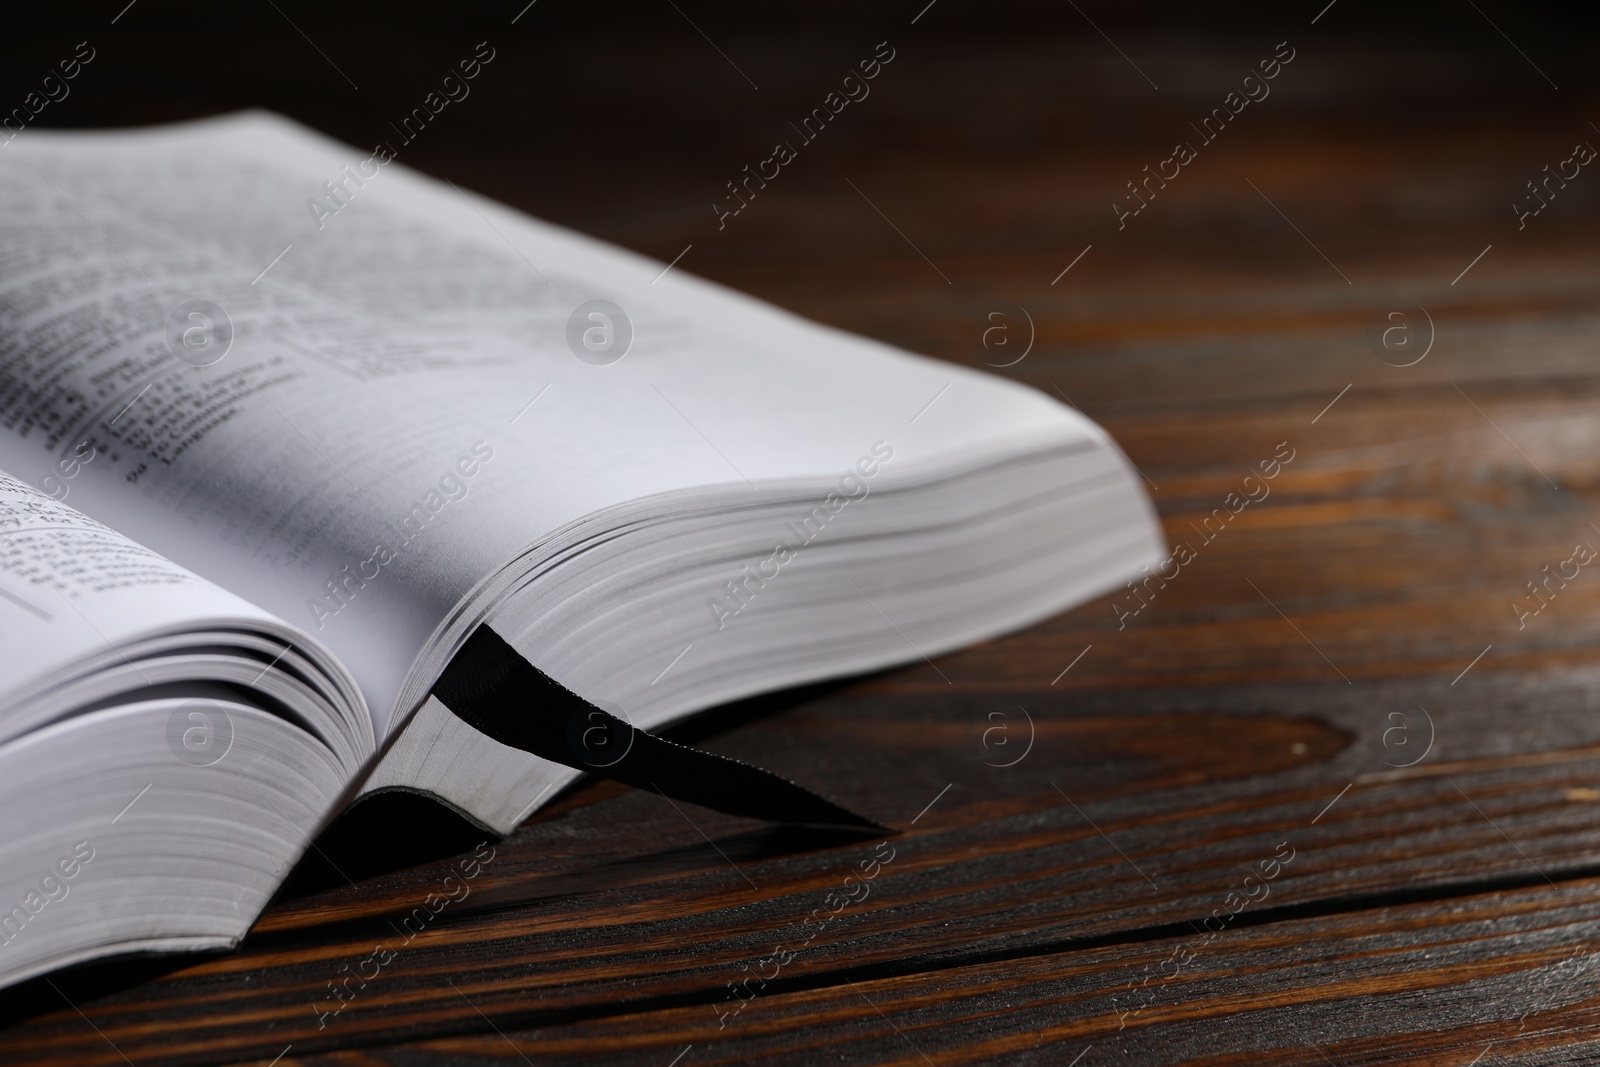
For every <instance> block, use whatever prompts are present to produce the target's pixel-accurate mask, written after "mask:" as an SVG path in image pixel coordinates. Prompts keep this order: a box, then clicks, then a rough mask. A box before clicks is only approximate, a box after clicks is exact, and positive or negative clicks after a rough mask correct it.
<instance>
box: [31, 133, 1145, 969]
mask: <svg viewBox="0 0 1600 1067" xmlns="http://www.w3.org/2000/svg"><path fill="white" fill-rule="evenodd" d="M0 469H3V471H4V472H5V473H4V474H0V810H4V811H6V812H7V814H8V816H9V817H8V818H7V819H6V822H5V827H4V829H0V984H8V983H13V982H16V981H19V980H21V979H23V978H25V977H28V976H30V975H35V974H39V973H42V972H44V971H47V970H50V969H53V968H56V967H60V966H63V965H66V964H69V963H72V962H75V961H79V960H83V959H88V958H92V957H96V956H102V955H108V954H112V953H119V952H134V951H175V950H182V949H200V948H217V947H225V946H228V945H231V944H234V943H236V942H237V941H238V939H239V938H240V937H242V936H243V935H244V933H245V932H246V930H247V929H248V928H249V926H250V923H251V922H252V921H253V920H254V918H255V916H256V915H257V914H258V913H259V912H260V910H261V909H262V908H263V907H264V906H265V904H266V902H267V901H268V899H269V898H270V897H271V895H272V893H273V891H274V889H275V888H276V887H277V886H278V885H279V884H280V883H281V882H282V881H283V879H284V877H285V876H286V874H287V872H288V871H289V869H290V867H291V866H292V865H293V864H294V863H295V861H296V860H297V859H298V857H299V856H300V854H301V852H302V851H303V850H304V849H305V848H306V847H307V845H308V843H309V841H310V840H311V839H312V838H313V837H314V836H315V834H316V833H317V832H318V831H319V830H320V829H321V828H322V827H323V826H325V825H326V824H327V822H328V821H329V820H330V819H331V818H332V817H334V816H335V815H336V814H337V813H338V812H339V811H341V810H342V809H343V808H344V807H346V806H348V805H349V804H350V803H351V802H353V801H354V800H356V799H358V798H359V797H360V796H363V795H366V794H370V793H373V792H376V791H379V790H386V789H405V790H412V791H417V792H421V793H425V794H428V795H431V796H433V797H436V798H438V799H439V800H440V801H442V802H444V803H447V804H449V805H452V806H453V807H455V808H456V809H458V810H459V811H461V812H462V813H463V814H465V815H466V816H467V817H469V818H471V819H473V820H475V821H476V822H478V823H480V824H482V825H483V826H485V827H487V828H490V829H492V830H495V831H498V832H506V831H509V830H510V829H511V828H512V827H514V826H515V825H516V824H517V823H518V821H519V820H521V819H523V818H524V817H526V816H527V815H528V814H529V813H530V812H532V811H533V810H535V809H536V808H537V807H538V805H539V804H541V803H544V802H546V801H548V799H549V798H550V797H551V796H552V794H553V793H554V792H555V791H556V789H557V788H559V786H560V785H562V784H563V783H565V782H568V781H570V780H571V779H572V778H574V777H575V776H576V775H577V773H578V772H576V771H574V770H571V769H569V768H567V767H564V766H559V765H557V764H554V763H550V762H546V761H544V760H541V759H539V758H537V757H535V756H532V755H529V754H527V753H524V752H521V751H517V750H514V749H510V748H507V747H504V746H502V745H500V744H498V743H496V742H495V741H492V740H490V739H489V738H487V737H485V736H483V735H481V734H479V733H477V732H476V731H474V730H473V729H472V728H471V727H469V726H467V725H466V724H465V723H463V722H462V721H461V720H459V719H457V718H455V717H454V716H453V715H451V714H450V713H449V712H447V711H446V710H445V709H444V708H443V706H442V705H440V704H439V702H438V701H437V700H435V699H430V698H429V692H430V689H431V687H432V686H433V683H434V681H435V680H436V679H437V678H438V677H439V675H440V674H441V672H442V671H443V670H444V668H445V667H446V665H447V664H448V663H449V661H450V658H451V656H452V654H453V652H454V651H455V650H456V649H457V648H459V647H460V646H461V644H462V642H463V641H464V640H465V639H466V637H467V636H468V635H469V634H471V633H472V632H473V630H474V629H475V628H476V627H477V626H479V625H480V624H483V623H492V625H493V627H494V630H495V631H496V632H497V633H499V634H501V635H503V636H504V637H505V638H506V639H507V640H508V641H510V642H511V643H512V644H513V645H514V646H515V648H516V649H517V650H518V651H519V652H521V653H522V654H523V655H525V656H526V657H527V658H528V659H529V660H530V661H531V662H532V663H534V664H535V665H537V666H538V667H539V668H541V669H542V670H543V671H545V672H546V673H548V674H549V675H550V676H551V677H553V678H555V679H556V680H557V681H559V682H561V683H562V684H564V685H566V686H567V687H569V688H570V689H572V690H574V691H575V692H577V693H579V694H581V695H583V696H584V697H586V698H588V699H590V700H592V701H594V702H595V703H597V704H599V705H600V706H602V707H606V708H609V709H611V710H612V711H614V712H616V713H618V714H621V715H622V716H624V717H625V718H627V719H628V720H630V721H631V722H632V723H634V724H635V725H636V726H639V727H642V728H646V729H649V728H653V727H656V726H659V725H661V724H663V723H666V722H668V721H669V720H672V719H674V718H676V717H680V716H683V715H685V714H687V713H690V712H693V711H696V710H699V709H703V708H706V707H709V706H711V705H715V704H718V703H721V702H724V701H728V700H732V699H735V698H738V697H743V696H747V695H750V694H753V693H756V692H759V691H763V690H771V689H774V688H777V687H782V686H789V685H795V684H798V683H802V682H808V681H814V680H817V679H820V678H823V677H826V676H830V675H840V674H847V673H852V672H860V671H867V670H872V669H877V668H882V667H885V666H888V665H891V664H896V663H904V662H908V661H914V660H920V659H921V658H922V657H924V656H932V655H935V654H937V653H939V652H942V651H946V650H949V649H952V648H956V647H958V646H961V645H964V644H968V643H970V642H973V641H976V640H979V639H982V638H986V637H990V636H993V635H996V634H999V633H1002V632H1005V631H1009V630H1014V629H1017V628H1019V627H1024V626H1027V625H1029V624H1030V623H1033V622H1035V621H1037V620H1039V619H1043V618H1045V617H1047V616H1050V615H1052V614H1055V613H1057V612H1060V611H1062V610H1064V609H1066V608H1068V607H1071V606H1073V605H1075V604H1078V603H1081V602H1083V601H1084V600H1086V599H1089V598H1091V597H1094V596H1096V595H1099V594H1101V593H1104V592H1107V591H1109V590H1111V589H1113V588H1115V587H1117V586H1119V585H1120V584H1121V583H1122V582H1123V581H1125V580H1126V579H1128V578H1130V577H1132V576H1133V575H1134V574H1135V573H1137V572H1138V571H1139V569H1140V568H1141V566H1143V565H1145V564H1152V563H1154V562H1156V561H1157V560H1159V559H1160V558H1161V557H1162V556H1163V555H1164V552H1163V547H1162V539H1161V535H1160V529H1159V526H1158V525H1157V523H1156V521H1155V517H1154V512H1153V510H1152V508H1151V506H1150V503H1149V501H1148V499H1147V498H1146V496H1145V495H1144V492H1143V490H1142V487H1141V486H1140V484H1139V479H1138V476H1137V475H1136V473H1135V472H1133V471H1132V470H1131V469H1130V467H1129V465H1128V464H1127V462H1126V461H1125V460H1124V459H1123V457H1122V456H1121V454H1120V452H1119V451H1118V450H1117V448H1116V446H1115V445H1114V444H1113V443H1112V442H1111V441H1110V439H1109V438H1108V437H1107V436H1106V435H1105V433H1104V432H1103V431H1102V430H1100V429H1099V428H1098V427H1096V426H1095V425H1094V424H1093V423H1091V422H1089V421H1088V420H1087V419H1085V418H1083V417H1082V416H1081V415H1079V414H1077V413H1076V412H1075V411H1073V410H1072V409H1070V408H1067V407H1065V406H1063V405H1061V404H1059V403H1057V402H1055V401H1053V400H1052V399H1050V398H1048V397H1046V396H1044V395H1041V394H1040V393H1038V392H1036V391H1034V390H1032V389H1028V388H1025V387H1022V386H1020V385H1017V384H1015V383H1012V382H1009V381H1006V380H1003V379H1000V378H997V377H994V376H990V375H986V374H981V373H977V372H973V371H969V370H966V369H963V368H961V367H957V366H953V365H949V364H944V363H937V362H933V361H931V360H927V359H923V358H920V357H917V356H913V355H909V354H907V353H904V352H901V351H898V350H896V349H893V348H891V347H889V346H886V345H883V344H880V343H877V342H873V341H869V340H866V339H863V338H860V337H854V336H851V335H848V334H844V333H841V332H839V331H836V330H832V329H828V328H825V327H822V326H819V325H817V324H815V323H811V322H807V321H804V320H802V319H799V318H797V317H795V316H793V315H790V314H788V313H785V312H783V311H780V310H778V309H775V308H773V307H770V306H768V305H765V304H763V303H761V302H759V301H756V300H753V299H750V298H748V297H744V296H740V295H738V294H736V293H733V292H730V291H728V290H726V289H723V288H721V287H719V286H716V285H713V284H710V283H708V282H705V281H702V280H699V279H696V278H693V277H691V276H690V275H688V274H686V273H684V271H683V270H682V269H681V268H672V269H669V270H665V271H664V270H663V265H662V264H660V263H657V262H654V261H651V260H647V259H644V258H643V257H640V256H637V255H634V254H632V253H629V252H625V251H622V250H619V249H617V248H613V247H610V246H607V245H604V244H602V243H600V242H597V241H594V240H592V239H589V238H585V237H582V236H579V235H577V234H573V233H570V232H567V231H565V230H562V229H559V228H557V227H554V226H551V225H548V224H545V223H541V222H538V221H536V220H534V219H531V218H528V217H527V216H525V215H522V214H519V213H517V212H515V211H512V210H509V209H507V208H505V207H502V206H499V205H497V204H495V203H493V202H491V201H488V200H485V199H482V198H479V197H476V196H473V195H471V194H468V193H465V192H463V191H461V190H459V189H456V188H454V187H453V186H451V185H449V184H447V183H441V182H437V181H434V180H432V179H429V178H426V177H423V176H421V175H419V174H416V173H413V172H409V171H407V170H405V169H404V168H403V167H402V165H401V164H400V163H399V162H397V161H395V160H393V159H391V158H389V157H388V155H387V153H384V152H379V153H371V152H365V151H360V150H356V149H352V148H348V147H346V146H343V145H340V144H337V143H334V142H331V141H328V140H326V139H324V138H322V137H320V136H318V135H316V134H314V133H311V132H309V131H307V130H305V129H303V128H300V127H298V126H296V125H294V124H292V123H290V122H288V121H287V120H285V119H282V118H279V117H277V116H273V115H269V114H264V113H248V114H244V115H239V116H232V117H227V118H223V119H217V120H209V121H203V122H196V123H189V124H184V125H180V126H173V127H165V128H159V129H153V130H141V131H131V132H121V131H117V132H96V133H53V132H42V131H30V132H29V133H28V135H27V136H25V137H23V138H20V139H19V140H17V141H16V142H14V143H13V144H11V145H9V146H7V147H6V148H5V150H4V156H3V158H0Z"/></svg>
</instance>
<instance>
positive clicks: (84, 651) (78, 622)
mask: <svg viewBox="0 0 1600 1067" xmlns="http://www.w3.org/2000/svg"><path fill="white" fill-rule="evenodd" d="M219 618H229V619H244V620H250V619H252V618H254V619H257V620H259V621H260V622H261V623H262V624H263V625H264V626H271V627H272V628H274V629H276V628H279V627H278V626H277V624H275V623H273V622H272V621H271V619H270V617H269V616H268V615H267V614H266V613H265V612H263V611H261V610H260V609H259V608H256V607H253V606H252V605H249V604H246V603H244V602H243V601H241V600H239V599H238V598H237V597H235V596H233V595H231V594H229V593H227V592H225V591H223V590H222V589H219V588H217V587H216V586H215V585H212V584H211V583H210V582H208V581H206V580H205V579H203V578H201V577H199V576H198V575H195V574H193V573H191V572H189V571H187V570H185V569H184V568H182V567H180V566H178V565H177V564H176V563H173V562H172V561H171V560H168V559H166V558H164V557H162V556H160V555H158V554H156V553H155V552H152V551H151V550H150V549H148V548H145V547H144V546H142V545H139V544H135V543H134V542H132V541H130V540H129V539H128V538H126V537H124V536H123V535H122V534H120V533H118V532H117V531H115V530H111V529H108V528H107V527H105V526H103V525H102V524H100V523H98V522H96V521H94V520H93V519H91V518H89V517H88V516H86V515H83V514H82V513H80V512H78V511H77V510H76V509H74V508H71V507H68V506H67V505H65V504H62V503H59V502H58V501H55V500H52V499H51V498H50V497H48V496H46V495H44V494H43V493H40V492H38V491H36V490H34V489H33V488H31V487H29V486H27V485H25V484H23V483H22V482H20V481H18V480H17V479H15V478H13V477H11V476H10V475H8V474H6V473H5V472H3V471H0V740H6V739H9V738H11V737H13V736H16V734H17V733H18V732H19V731H21V730H22V729H24V725H23V724H22V723H20V722H19V721H17V720H16V713H17V712H19V710H20V707H19V701H18V700H17V697H18V695H19V694H22V693H27V692H30V691H37V690H39V689H40V688H41V687H44V686H46V685H51V684H60V683H64V682H65V681H67V680H68V679H67V678H66V677H65V675H66V674H67V671H68V668H69V667H70V666H71V665H73V664H78V663H82V662H84V661H87V660H100V661H105V662H110V663H113V664H120V663H128V662H132V661H131V660H130V659H129V653H128V646H129V645H130V644H131V643H132V642H134V641H136V640H140V639H142V638H147V637H149V636H151V635H155V634H161V633H171V632H179V631H183V630H187V629H191V628H193V627H194V626H196V625H197V624H198V623H204V622H206V621H207V620H214V619H219ZM135 669H137V668H135Z"/></svg>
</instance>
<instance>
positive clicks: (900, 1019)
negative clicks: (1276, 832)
mask: <svg viewBox="0 0 1600 1067" xmlns="http://www.w3.org/2000/svg"><path fill="white" fill-rule="evenodd" d="M1295 862H1298V859H1297V860H1296V861H1295ZM1290 866H1291V868H1292V866H1293V864H1291V865H1290ZM1250 914H1251V913H1250V912H1249V911H1245V912H1243V913H1241V917H1240V920H1239V922H1240V924H1241V925H1239V926H1236V927H1234V928H1232V929H1229V930H1227V931H1225V932H1223V933H1220V934H1216V935H1212V934H1210V933H1208V932H1205V931H1201V932H1195V931H1184V932H1172V933H1171V934H1170V935H1169V936H1165V937H1159V938H1155V939H1151V940H1142V941H1138V942H1133V943H1121V944H1115V945H1107V946H1102V947H1094V948H1086V949H1082V950H1080V951H1071V952H1058V953H1049V954H1046V955H1039V956H1028V957H1024V958H1009V959H1005V960H999V961H994V962H987V963H981V964H974V965H971V966H966V967H957V968H951V969H948V970H933V971H923V972H920V973H915V974H907V975H903V976H896V977H886V978H870V977H866V976H858V977H857V978H853V979H849V975H848V973H847V972H846V971H845V970H842V969H841V971H840V972H839V973H838V975H837V980H836V981H835V982H833V983H830V984H828V985H825V986H821V987H818V988H809V989H799V990H793V989H783V990H778V989H774V990H772V991H765V990H760V991H757V992H756V993H755V994H754V995H753V997H752V999H750V1000H749V1001H748V1002H746V1004H745V1007H744V1010H743V1011H741V1012H740V1013H739V1014H738V1015H737V1016H733V1017H731V1018H729V1017H722V1016H719V1015H717V1014H716V1013H715V1012H714V1011H712V1010H711V1009H710V1007H709V1006H707V1005H700V1004H696V1005H686V1006H682V1007H671V1008H662V1009H659V1010H655V1011H649V1012H641V1013H638V1014H629V1015H620V1016H618V1015H613V1016H607V1017H605V1018H603V1019H593V1020H581V1021H574V1022H569V1023H565V1024H556V1025H547V1026H541V1027H539V1028H537V1029H530V1030H520V1031H518V1030H506V1031H505V1032H504V1033H501V1034H497V1033H494V1032H492V1031H490V1032H486V1033H483V1034H477V1035H473V1036H468V1037H455V1038H446V1039H440V1040H434V1041H428V1042H422V1043H418V1044H416V1045H413V1046H406V1047H401V1048H393V1047H391V1048H375V1049H367V1050H363V1051H362V1052H360V1053H357V1054H349V1055H347V1054H338V1053H335V1054H330V1055H309V1056H304V1057H299V1058H298V1060H297V1061H296V1062H298V1063H301V1064H304V1065H305V1067H324V1065H326V1067H334V1065H349V1064H370V1065H385V1064H394V1065H397V1067H398V1065H400V1064H405V1065H407V1067H414V1065H430V1064H443V1063H452V1064H454V1063H461V1062H475V1063H476V1062H496V1063H503V1062H522V1061H521V1059H519V1057H520V1056H525V1057H527V1060H528V1061H529V1062H533V1063H539V1064H560V1063H579V1062H584V1063H592V1062H602V1061H603V1062H605V1063H614V1064H618V1065H623V1064H640V1065H651V1067H660V1065H663V1064H667V1063H669V1062H672V1063H675V1064H681V1065H682V1067H703V1065H708V1064H730V1063H760V1064H772V1065H778V1064H799V1063H818V1062H844V1063H875V1064H898V1065H904V1067H916V1065H919V1064H921V1065H926V1064H936V1065H939V1067H944V1065H947V1064H949V1065H953V1064H968V1063H1001V1064H1024V1063H1053V1064H1068V1063H1071V1064H1073V1065H1075V1067H1098V1065H1101V1064H1106V1063H1175V1062H1183V1063H1193V1064H1206V1065H1217V1067H1221V1065H1225V1064H1268V1065H1276V1064H1318V1063H1337V1064H1356V1063H1360V1064H1375V1063H1396V1062H1405V1063H1428V1064H1440V1065H1444V1064H1450V1065H1456V1067H1468V1065H1469V1064H1476V1063H1488V1062H1493V1063H1592V1062H1596V1061H1597V1060H1600V992H1597V991H1596V987H1595V983H1594V976H1595V973H1596V967H1597V965H1600V957H1597V956H1596V954H1595V952H1594V948H1593V946H1594V942H1595V936H1596V933H1597V917H1600V882H1596V881H1595V880H1594V879H1587V878H1586V879H1578V880H1575V881H1572V882H1564V883H1562V884H1560V885H1558V886H1554V887H1552V886H1549V885H1545V884H1543V883H1541V884H1540V885H1539V886H1538V887H1536V888H1528V889H1523V890H1519V891H1515V892H1496V893H1491V894H1483V895H1475V896H1468V897H1462V898H1459V899H1453V900H1448V901H1429V902H1424V903H1412V904H1399V905H1390V906H1385V907H1378V908H1372V909H1364V910H1356V911H1341V912H1336V913H1332V914H1326V915H1317V916H1313V917H1305V918H1292V919H1281V918H1280V919H1277V920H1276V921H1273V919H1272V918H1270V917H1265V916H1260V915H1257V916H1256V917H1255V919H1254V920H1252V919H1251V918H1250ZM847 962H848V961H845V960H841V961H840V964H841V967H843V966H844V965H845V964H846V963H847ZM845 979H849V980H848V981H846V980H845ZM460 988H461V992H462V994H463V995H464V996H466V997H470V998H473V999H474V1000H476V998H477V996H478V995H479V993H480V992H487V991H484V990H481V989H480V987H479V986H478V985H477V984H476V982H475V981H474V979H473V978H472V977H470V976H465V975H464V976H462V981H461V983H460ZM680 1055H681V1057H682V1058H681V1059H675V1057H678V1056H680ZM285 1062H290V1060H286V1061H285Z"/></svg>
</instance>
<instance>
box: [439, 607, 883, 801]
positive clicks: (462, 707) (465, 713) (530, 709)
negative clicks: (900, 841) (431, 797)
mask: <svg viewBox="0 0 1600 1067" xmlns="http://www.w3.org/2000/svg"><path fill="white" fill-rule="evenodd" d="M433 695H434V696H435V697H437V698H438V699H439V702H440V703H442V704H443V705H444V706H445V707H447V708H449V709H450V711H451V712H453V713H454V714H455V715H456V717H457V718H459V719H461V720H462V721H464V722H466V723H467V724H468V725H470V726H472V727H473V728H475V729H476V730H478V731H479V732H480V733H483V734H486V735H487V736H489V737H492V738H494V739H495V740H496V741H498V742H500V743H501V744H503V745H507V746H509V747H511V748H517V749H521V750H522V751H524V752H531V753H532V754H533V755H535V756H539V757H541V758H542V759H547V760H550V761H551V762H552V763H560V764H562V765H564V766H567V767H572V768H575V769H577V770H580V771H587V772H589V773H590V774H594V775H598V776H599V777H601V778H610V779H612V780H614V781H618V782H622V783H624V784H625V785H631V786H634V787H635V788H638V789H649V790H652V791H654V792H657V793H660V794H661V795H663V796H666V797H670V798H672V799H673V800H686V801H688V802H690V803H692V804H699V805H700V806H701V807H706V808H712V809H713V810H716V811H721V812H726V813H727V814H729V815H742V816H744V817H746V818H751V819H765V820H768V821H769V822H781V823H797V824H810V825H821V826H850V827H859V828H861V829H867V830H880V831H886V830H889V827H886V826H883V825H882V824H880V823H877V822H874V821H873V820H871V819H868V818H866V817H865V816H862V815H857V814H856V813H855V812H853V811H850V810H848V809H846V808H842V807H840V806H839V805H837V804H835V803H834V802H833V801H831V800H828V799H826V798H825V797H821V796H818V795H817V794H816V793H813V792H811V791H810V790H809V789H806V788H804V787H803V786H799V785H796V784H795V783H794V782H791V781H789V780H788V779H787V778H781V777H779V776H778V775H776V774H773V773H772V772H771V771H766V770H762V769H761V768H760V767H753V766H751V765H750V764H748V763H741V762H740V761H738V760H735V759H729V758H728V757H727V756H718V755H716V754H714V753H711V752H702V751H700V750H699V749H696V748H689V747H687V746H685V745H679V744H676V743H674V742H672V741H668V740H666V739H665V738H662V737H657V736H656V735H654V734H650V733H646V732H645V731H643V730H639V729H636V728H635V727H634V726H633V725H632V724H630V723H629V722H627V721H626V720H625V719H622V718H620V717H618V716H616V715H613V714H611V713H610V712H608V711H606V710H605V709H603V708H600V707H598V706H596V705H595V704H593V703H591V702H590V701H587V700H585V699H584V698H583V697H581V696H579V695H578V694H576V693H574V692H573V691H572V690H570V689H568V688H567V687H566V686H564V685H562V684H561V683H560V682H557V681H556V680H555V679H554V678H551V677H550V676H549V675H548V674H545V673H544V672H543V671H541V670H540V669H539V668H537V667H535V666H534V665H533V664H531V663H529V662H528V661H527V660H526V659H525V658H523V656H522V654H521V653H520V652H518V651H517V650H516V649H515V648H513V647H512V646H511V645H510V643H508V642H507V641H506V640H505V639H504V638H502V637H501V636H500V635H499V634H497V633H496V632H495V631H494V630H492V629H490V627H489V626H488V624H484V625H481V626H479V627H478V628H477V630H475V631H474V632H473V634H472V636H471V637H469V638H467V642H466V644H465V645H463V646H462V647H461V650H460V651H459V652H457V653H456V655H455V658H454V659H452V660H451V661H450V665H449V666H448V667H447V668H445V672H444V674H443V675H441V676H440V678H439V681H438V682H437V683H435V684H434V687H433Z"/></svg>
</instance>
